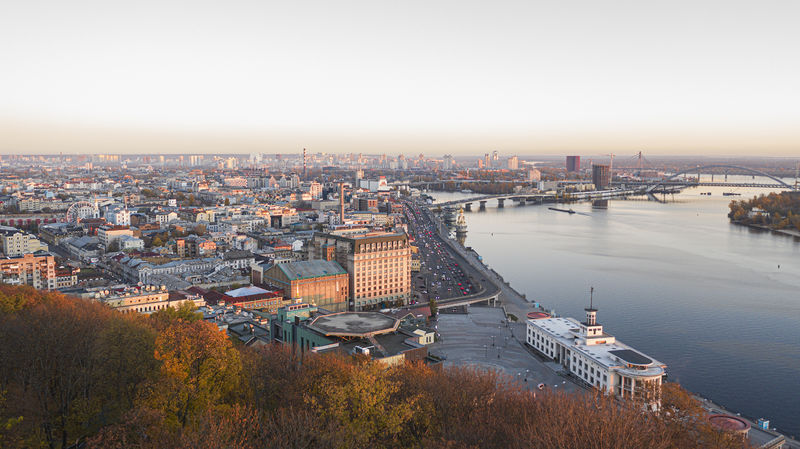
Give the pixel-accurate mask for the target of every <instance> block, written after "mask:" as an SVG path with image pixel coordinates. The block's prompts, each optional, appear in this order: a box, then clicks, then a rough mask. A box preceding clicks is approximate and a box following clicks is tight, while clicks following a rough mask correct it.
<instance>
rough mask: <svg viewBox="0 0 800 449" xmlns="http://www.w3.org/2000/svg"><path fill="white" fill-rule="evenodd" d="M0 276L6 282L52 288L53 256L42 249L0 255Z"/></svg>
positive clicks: (54, 266) (54, 276)
mask: <svg viewBox="0 0 800 449" xmlns="http://www.w3.org/2000/svg"><path fill="white" fill-rule="evenodd" d="M0 277H1V278H2V282H3V283H6V284H14V285H30V286H32V287H34V288H38V289H40V290H54V289H55V288H56V261H55V257H53V255H52V254H50V253H47V252H43V251H40V252H37V253H34V254H25V255H22V256H19V257H8V256H6V257H0Z"/></svg>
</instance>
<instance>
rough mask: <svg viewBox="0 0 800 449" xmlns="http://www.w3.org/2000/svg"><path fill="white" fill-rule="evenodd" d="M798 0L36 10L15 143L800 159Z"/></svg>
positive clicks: (21, 147) (18, 16)
mask: <svg viewBox="0 0 800 449" xmlns="http://www.w3.org/2000/svg"><path fill="white" fill-rule="evenodd" d="M798 13H800V5H798V4H797V3H796V2H789V1H772V2H761V3H758V4H755V3H745V2H725V3H723V2H703V3H701V4H698V3H696V2H672V3H670V4H669V5H642V4H639V3H634V2H623V3H617V4H615V5H612V6H609V5H601V4H596V3H593V2H580V3H579V4H578V5H567V4H550V3H544V2H513V1H505V2H501V3H492V4H483V3H479V2H474V3H464V2H443V3H437V4H430V3H427V2H425V3H423V2H411V3H404V4H403V5H385V4H374V3H370V2H358V1H357V2H348V3H346V4H344V5H341V4H337V5H333V4H329V3H326V2H316V1H308V2H293V3H291V4H268V3H267V4H265V3H261V2H254V1H241V2H237V3H236V5H235V7H231V5H219V6H212V5H202V4H195V3H191V4H190V3H188V2H170V3H169V4H161V3H156V2H139V3H137V4H136V7H135V8H133V7H129V6H121V5H110V4H107V3H104V2H93V1H85V2H77V3H70V4H69V6H67V5H66V4H61V3H59V2H48V1H42V2H24V3H16V4H13V5H9V6H6V7H4V8H3V14H0V24H2V27H0V37H1V38H2V39H3V41H4V42H6V43H10V45H5V46H3V47H2V48H0V60H2V61H3V63H4V66H5V67H9V68H11V70H6V71H4V73H3V74H2V75H0V80H2V81H3V82H2V83H0V95H2V97H3V98H4V101H3V103H2V105H0V136H2V139H0V141H2V145H0V153H3V154H33V153H37V154H38V153H51V154H52V153H59V152H64V153H75V154H81V153H84V154H85V153H126V152H159V153H253V152H267V153H272V152H280V153H288V152H292V151H293V150H294V149H296V148H302V147H307V148H309V149H312V151H315V152H317V151H318V152H326V153H349V152H355V153H358V152H363V153H373V154H374V153H387V154H400V153H406V154H414V153H425V154H448V153H449V154H453V155H456V156H462V155H478V154H482V153H484V152H486V151H491V150H494V149H497V150H499V151H501V152H503V153H505V154H542V155H548V154H553V155H555V154H564V153H577V154H587V153H606V152H620V153H627V152H630V153H633V152H635V151H645V152H647V153H648V154H660V155H690V154H708V155H732V156H741V155H747V154H750V155H764V156H767V155H769V156H790V155H793V154H796V153H797V148H798V147H799V146H800V130H799V129H798V128H797V126H796V124H797V123H798V122H800V107H798V104H800V90H798V89H796V81H795V80H796V79H797V78H798V75H800V61H798V60H797V58H792V57H791V55H792V54H793V52H794V49H793V43H795V42H797V41H798V40H800V31H798V30H797V28H796V27H795V26H794V24H793V19H794V17H797V16H798Z"/></svg>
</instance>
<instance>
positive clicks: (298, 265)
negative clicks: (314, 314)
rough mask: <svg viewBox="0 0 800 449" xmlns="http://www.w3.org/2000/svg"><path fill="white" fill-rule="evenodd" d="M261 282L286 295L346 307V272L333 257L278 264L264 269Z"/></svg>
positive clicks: (337, 308)
mask: <svg viewBox="0 0 800 449" xmlns="http://www.w3.org/2000/svg"><path fill="white" fill-rule="evenodd" d="M260 277H261V282H262V283H264V284H268V285H270V286H272V287H275V288H280V289H282V290H283V291H284V298H286V299H291V300H292V301H297V300H302V302H304V303H306V304H312V305H315V306H317V307H319V308H322V309H325V310H329V311H332V312H341V311H345V310H347V299H348V297H349V291H348V286H349V280H348V276H347V272H346V271H345V270H344V268H342V266H341V265H339V263H338V262H336V261H333V260H306V261H301V262H289V263H280V264H275V265H272V266H270V267H267V268H266V269H264V271H263V275H262V276H260Z"/></svg>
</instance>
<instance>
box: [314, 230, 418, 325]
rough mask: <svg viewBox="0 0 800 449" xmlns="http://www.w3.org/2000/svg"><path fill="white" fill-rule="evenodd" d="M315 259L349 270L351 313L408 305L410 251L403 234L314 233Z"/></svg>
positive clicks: (406, 236) (405, 236)
mask: <svg viewBox="0 0 800 449" xmlns="http://www.w3.org/2000/svg"><path fill="white" fill-rule="evenodd" d="M310 256H311V258H313V259H324V260H335V261H337V262H339V265H341V266H342V267H344V269H345V270H346V271H347V274H348V277H349V283H350V304H349V307H350V310H369V309H375V308H379V307H386V306H390V305H406V304H408V300H409V298H410V296H411V248H410V245H409V243H408V235H406V234H405V233H403V232H400V233H390V232H369V233H364V234H353V235H348V236H345V235H341V234H336V233H329V234H326V233H317V234H314V239H313V242H312V249H311V253H310Z"/></svg>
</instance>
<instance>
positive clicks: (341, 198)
mask: <svg viewBox="0 0 800 449" xmlns="http://www.w3.org/2000/svg"><path fill="white" fill-rule="evenodd" d="M339 224H344V183H343V182H342V183H339Z"/></svg>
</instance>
